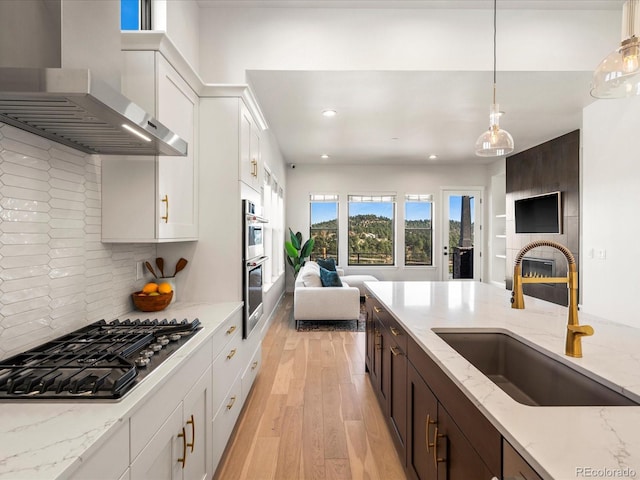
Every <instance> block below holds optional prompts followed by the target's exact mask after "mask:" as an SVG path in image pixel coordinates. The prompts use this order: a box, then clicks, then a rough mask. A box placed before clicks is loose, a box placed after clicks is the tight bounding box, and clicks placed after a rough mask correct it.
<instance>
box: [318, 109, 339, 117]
mask: <svg viewBox="0 0 640 480" xmlns="http://www.w3.org/2000/svg"><path fill="white" fill-rule="evenodd" d="M337 114H338V112H336V111H335V110H323V111H322V116H323V117H335V116H336V115H337Z"/></svg>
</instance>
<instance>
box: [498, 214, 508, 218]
mask: <svg viewBox="0 0 640 480" xmlns="http://www.w3.org/2000/svg"><path fill="white" fill-rule="evenodd" d="M496 218H507V214H506V213H500V214H498V215H496Z"/></svg>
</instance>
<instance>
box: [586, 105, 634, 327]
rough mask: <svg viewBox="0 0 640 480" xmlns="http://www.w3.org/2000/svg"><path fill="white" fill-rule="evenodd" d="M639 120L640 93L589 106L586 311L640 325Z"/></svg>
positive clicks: (587, 114)
mask: <svg viewBox="0 0 640 480" xmlns="http://www.w3.org/2000/svg"><path fill="white" fill-rule="evenodd" d="M638 125H640V98H637V97H636V98H631V99H624V100H599V101H597V102H595V103H593V104H591V105H590V106H589V107H587V108H585V109H584V117H583V141H582V144H583V152H582V207H581V224H582V252H581V255H580V257H581V259H582V265H581V271H582V273H581V283H582V292H581V301H582V305H581V309H582V311H584V312H588V313H593V314H595V315H599V316H601V317H604V318H608V319H610V320H613V321H616V322H620V323H625V324H628V325H633V326H636V327H637V326H638V325H640V321H639V320H638V315H637V309H638V305H637V300H638V293H639V291H640V290H639V287H640V280H639V277H638V272H639V271H640V255H638V252H637V250H638V240H639V239H640V220H639V219H640V210H639V205H640V202H639V200H638V194H639V193H640V187H639V184H640V161H639V158H638V157H639V155H638V152H639V151H640V136H639V135H638ZM592 251H593V255H592ZM599 251H604V254H605V258H604V259H602V258H598V252H599ZM596 336H597V332H596Z"/></svg>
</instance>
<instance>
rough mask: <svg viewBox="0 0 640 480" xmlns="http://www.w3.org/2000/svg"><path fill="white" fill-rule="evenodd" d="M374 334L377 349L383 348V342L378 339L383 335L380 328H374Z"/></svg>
mask: <svg viewBox="0 0 640 480" xmlns="http://www.w3.org/2000/svg"><path fill="white" fill-rule="evenodd" d="M373 334H374V336H375V338H376V340H375V347H376V350H382V344H381V342H379V341H378V339H379V338H381V337H382V334H381V333H380V330H378V329H377V328H376V329H375V330H374V333H373Z"/></svg>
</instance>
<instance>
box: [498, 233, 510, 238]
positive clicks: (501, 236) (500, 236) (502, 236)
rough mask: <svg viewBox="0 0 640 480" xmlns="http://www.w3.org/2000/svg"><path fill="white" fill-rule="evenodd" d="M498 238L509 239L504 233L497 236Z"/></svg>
mask: <svg viewBox="0 0 640 480" xmlns="http://www.w3.org/2000/svg"><path fill="white" fill-rule="evenodd" d="M496 238H507V236H506V235H505V234H504V233H501V234H499V235H496Z"/></svg>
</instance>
